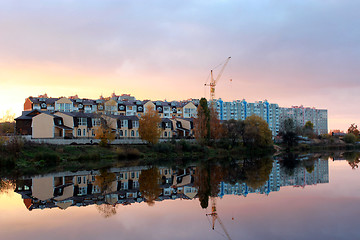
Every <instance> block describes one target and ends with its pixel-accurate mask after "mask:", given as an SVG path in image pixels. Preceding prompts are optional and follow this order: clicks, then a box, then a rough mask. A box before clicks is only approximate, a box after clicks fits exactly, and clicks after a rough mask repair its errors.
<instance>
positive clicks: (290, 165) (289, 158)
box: [281, 152, 300, 176]
mask: <svg viewBox="0 0 360 240" xmlns="http://www.w3.org/2000/svg"><path fill="white" fill-rule="evenodd" d="M296 159H297V154H294V153H291V152H288V153H287V154H286V155H284V157H283V161H282V162H281V165H282V168H283V169H284V170H285V173H286V174H287V175H288V176H292V175H294V170H295V168H296V167H298V166H299V163H300V161H297V160H296Z"/></svg>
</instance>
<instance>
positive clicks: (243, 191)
mask: <svg viewBox="0 0 360 240" xmlns="http://www.w3.org/2000/svg"><path fill="white" fill-rule="evenodd" d="M303 160H304V161H302V163H303V164H301V166H300V167H296V168H294V169H292V171H291V173H288V171H287V170H286V169H281V168H280V160H274V161H273V162H272V170H271V172H270V174H269V177H268V179H267V180H266V181H265V182H264V184H263V185H262V186H261V187H259V188H257V189H253V188H251V187H250V186H248V185H247V184H246V183H244V182H239V183H236V184H234V185H231V184H228V183H225V182H220V184H219V194H218V195H219V197H223V196H224V195H239V196H245V197H246V196H247V195H248V194H251V193H257V194H266V195H269V194H270V193H271V192H276V191H279V190H280V187H283V186H295V187H299V186H301V187H305V186H306V185H316V184H319V183H328V182H329V168H328V161H327V160H322V159H317V160H315V161H310V160H306V157H305V159H303ZM307 163H309V165H310V166H309V167H307V168H306V167H304V166H306V165H307ZM312 163H314V165H312ZM303 165H304V166H303ZM148 169H149V168H148V167H145V166H137V167H124V168H111V169H109V170H108V171H105V172H102V171H79V172H75V173H73V172H61V173H56V174H49V175H45V176H36V177H32V178H29V179H22V180H17V182H16V189H15V191H16V192H17V193H19V194H21V195H22V198H23V200H24V204H25V206H26V207H27V208H28V209H29V210H32V209H43V208H61V209H66V208H68V207H70V206H87V205H93V204H97V205H101V204H109V205H116V204H123V205H128V204H131V203H136V202H143V201H146V200H145V199H144V196H142V195H141V191H140V187H141V186H140V182H139V179H140V176H141V174H142V173H143V174H144V173H145V172H144V170H148ZM197 170H198V169H197V168H196V167H187V168H184V169H182V168H180V169H178V168H176V169H172V168H165V167H160V168H158V171H159V175H160V179H158V180H159V181H160V182H159V187H160V189H158V190H159V191H156V192H157V193H158V194H159V195H158V198H157V200H158V201H163V200H167V199H178V198H183V199H194V198H197V197H199V198H200V196H198V192H199V189H198V187H199V186H200V185H201V186H205V189H206V182H205V184H204V185H203V184H201V183H200V184H199V183H196V184H197V185H196V186H195V185H194V181H195V173H196V171H197ZM222 170H224V169H221V171H219V172H226V171H222ZM214 172H216V171H214ZM199 173H201V171H200V170H199V171H198V172H197V174H199ZM207 173H209V172H204V173H203V174H205V175H204V176H206V174H207ZM196 177H197V179H200V178H198V177H199V175H196ZM218 177H219V176H218ZM101 179H103V180H104V179H105V180H106V179H107V180H106V181H105V180H104V181H103V180H101ZM150 179H152V177H150ZM205 179H206V178H205ZM219 179H220V177H219ZM217 183H218V182H217ZM217 183H216V186H214V187H215V188H216V187H217ZM200 193H201V191H200V192H199V195H200Z"/></svg>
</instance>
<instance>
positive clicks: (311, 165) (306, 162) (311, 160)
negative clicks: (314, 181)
mask: <svg viewBox="0 0 360 240" xmlns="http://www.w3.org/2000/svg"><path fill="white" fill-rule="evenodd" d="M316 159H317V157H315V156H312V157H310V158H309V159H308V160H304V161H303V163H304V166H305V169H306V171H307V172H308V173H312V172H313V171H314V169H315V166H314V165H315V160H316Z"/></svg>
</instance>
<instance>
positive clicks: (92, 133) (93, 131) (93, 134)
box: [91, 129, 95, 137]
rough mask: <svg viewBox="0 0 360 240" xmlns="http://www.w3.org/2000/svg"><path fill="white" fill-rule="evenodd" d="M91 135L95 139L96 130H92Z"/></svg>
mask: <svg viewBox="0 0 360 240" xmlns="http://www.w3.org/2000/svg"><path fill="white" fill-rule="evenodd" d="M91 135H92V136H93V137H94V136H95V129H92V130H91Z"/></svg>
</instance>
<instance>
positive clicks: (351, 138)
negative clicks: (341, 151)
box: [343, 133, 356, 144]
mask: <svg viewBox="0 0 360 240" xmlns="http://www.w3.org/2000/svg"><path fill="white" fill-rule="evenodd" d="M343 140H344V142H346V143H352V144H354V143H355V142H356V136H355V135H354V134H353V133H348V134H346V135H345V136H344V138H343Z"/></svg>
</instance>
